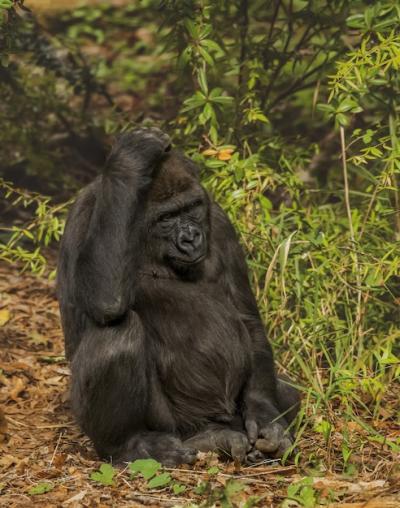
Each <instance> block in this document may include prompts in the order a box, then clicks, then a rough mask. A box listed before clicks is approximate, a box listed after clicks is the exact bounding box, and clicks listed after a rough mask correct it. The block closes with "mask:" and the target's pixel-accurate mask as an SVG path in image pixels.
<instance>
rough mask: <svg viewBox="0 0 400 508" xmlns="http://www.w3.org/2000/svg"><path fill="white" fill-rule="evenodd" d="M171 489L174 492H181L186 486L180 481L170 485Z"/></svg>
mask: <svg viewBox="0 0 400 508" xmlns="http://www.w3.org/2000/svg"><path fill="white" fill-rule="evenodd" d="M172 490H173V492H174V494H182V492H185V490H186V486H185V485H182V484H181V483H174V484H173V485H172Z"/></svg>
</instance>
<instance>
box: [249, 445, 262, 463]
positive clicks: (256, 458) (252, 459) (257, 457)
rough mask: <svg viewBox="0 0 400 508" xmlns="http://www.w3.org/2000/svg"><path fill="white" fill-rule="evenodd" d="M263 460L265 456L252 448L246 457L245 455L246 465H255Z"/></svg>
mask: <svg viewBox="0 0 400 508" xmlns="http://www.w3.org/2000/svg"><path fill="white" fill-rule="evenodd" d="M263 460H265V455H264V454H263V452H261V451H260V450H257V449H256V448H253V449H252V450H251V451H250V452H249V453H248V454H247V455H246V464H256V463H257V462H262V461H263Z"/></svg>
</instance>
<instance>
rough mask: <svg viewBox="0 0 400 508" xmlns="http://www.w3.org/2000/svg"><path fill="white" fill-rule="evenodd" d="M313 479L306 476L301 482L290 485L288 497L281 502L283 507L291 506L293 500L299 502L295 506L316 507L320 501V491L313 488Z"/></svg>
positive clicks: (288, 507)
mask: <svg viewBox="0 0 400 508" xmlns="http://www.w3.org/2000/svg"><path fill="white" fill-rule="evenodd" d="M312 485H313V479H312V478H304V479H303V480H300V481H299V482H296V483H292V484H291V485H289V487H288V490H287V499H285V500H284V501H283V503H282V504H281V508H290V507H291V506H293V501H294V502H295V503H297V504H296V505H295V506H298V505H300V506H302V507H303V508H314V507H315V506H317V503H318V493H317V492H316V491H315V489H314V488H313V486H312Z"/></svg>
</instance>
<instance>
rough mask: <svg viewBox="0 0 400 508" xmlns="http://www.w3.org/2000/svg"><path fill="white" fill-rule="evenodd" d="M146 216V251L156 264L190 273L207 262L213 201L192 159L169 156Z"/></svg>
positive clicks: (156, 178) (152, 191)
mask: <svg viewBox="0 0 400 508" xmlns="http://www.w3.org/2000/svg"><path fill="white" fill-rule="evenodd" d="M146 216H147V220H146V224H147V231H146V244H147V248H146V251H147V255H149V256H150V258H151V260H152V262H154V263H156V264H162V265H165V264H167V265H168V266H170V267H172V268H173V269H174V270H177V271H188V270H190V269H191V268H194V267H198V266H199V265H200V264H201V262H202V261H203V260H204V259H205V258H206V256H207V251H208V236H209V198H208V195H207V193H206V191H205V190H204V189H203V187H202V186H201V184H200V182H199V177H198V169H197V167H196V165H195V164H194V163H193V162H192V161H191V160H190V159H188V158H186V157H184V156H182V155H180V154H178V153H176V152H174V151H172V152H170V153H168V154H167V156H166V157H165V159H164V160H163V162H162V164H161V166H160V168H159V170H158V171H157V173H156V175H155V176H154V180H153V182H152V185H151V188H150V192H149V197H148V202H147V211H146Z"/></svg>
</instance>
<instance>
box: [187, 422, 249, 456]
mask: <svg viewBox="0 0 400 508" xmlns="http://www.w3.org/2000/svg"><path fill="white" fill-rule="evenodd" d="M232 427H233V428H232ZM183 443H184V445H185V446H189V447H192V448H196V449H197V450H200V451H202V452H209V451H215V452H218V453H219V455H221V456H222V457H224V456H225V457H229V458H233V459H239V460H240V461H241V462H243V461H244V459H245V457H246V454H247V452H248V451H249V450H250V449H251V445H250V443H249V440H248V439H247V436H246V434H245V432H244V430H241V431H240V430H235V426H234V425H232V426H230V425H228V424H222V423H221V424H220V423H210V424H209V425H207V427H206V428H205V429H204V430H202V431H200V432H199V433H197V434H195V435H194V436H192V437H190V438H189V439H186V440H185V441H184V442H183Z"/></svg>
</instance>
